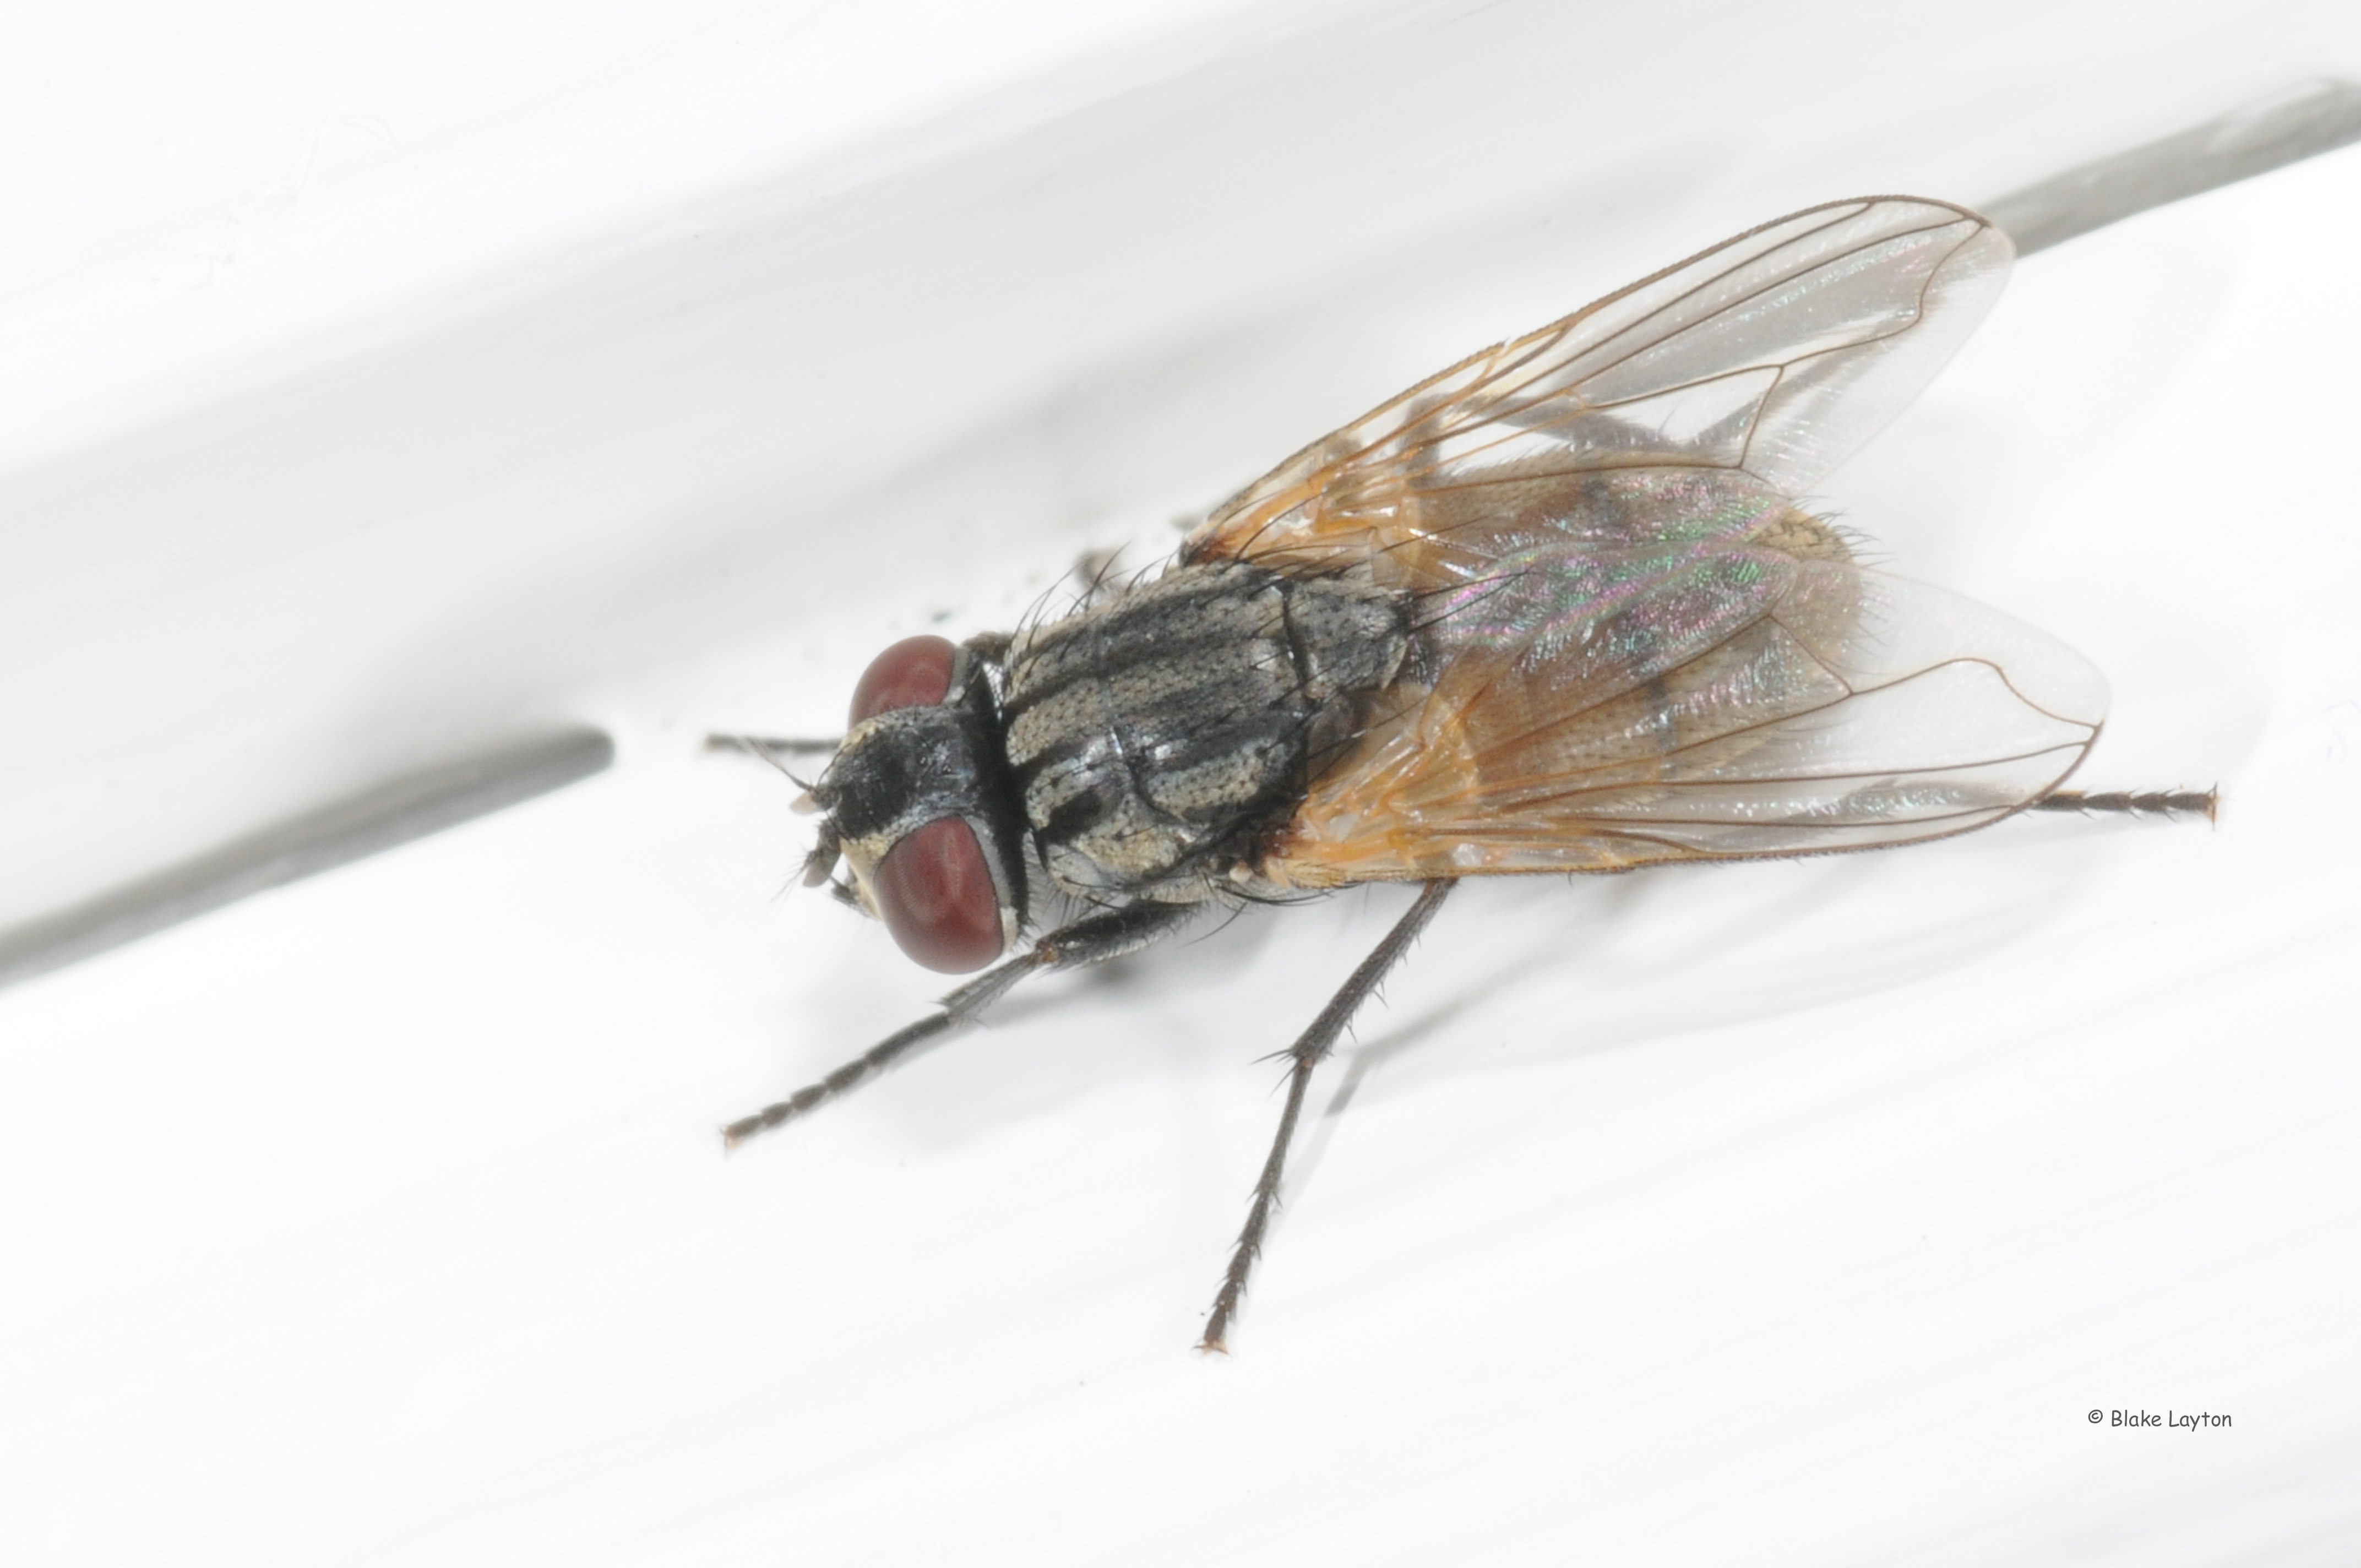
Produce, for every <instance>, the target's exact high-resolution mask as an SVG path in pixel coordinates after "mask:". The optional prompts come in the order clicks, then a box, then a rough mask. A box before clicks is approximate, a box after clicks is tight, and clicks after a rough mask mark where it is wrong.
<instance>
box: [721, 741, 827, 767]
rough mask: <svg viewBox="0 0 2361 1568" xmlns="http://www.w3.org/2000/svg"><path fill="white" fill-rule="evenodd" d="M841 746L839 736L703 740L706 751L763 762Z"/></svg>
mask: <svg viewBox="0 0 2361 1568" xmlns="http://www.w3.org/2000/svg"><path fill="white" fill-rule="evenodd" d="M843 744H844V740H843V738H842V737H841V736H836V737H831V738H830V739H829V740H792V739H789V738H788V737H786V736H783V735H708V736H707V737H706V738H705V749H706V750H707V751H743V752H745V753H746V754H747V755H748V756H750V757H756V758H759V759H761V760H762V761H763V762H771V761H772V760H773V759H774V758H775V757H780V756H796V755H801V754H807V753H809V752H813V751H835V750H836V749H837V748H838V747H839V746H841V745H843Z"/></svg>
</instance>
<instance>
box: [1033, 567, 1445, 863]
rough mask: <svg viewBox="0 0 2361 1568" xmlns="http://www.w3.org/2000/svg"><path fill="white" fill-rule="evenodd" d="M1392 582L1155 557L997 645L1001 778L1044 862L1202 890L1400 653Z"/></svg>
mask: <svg viewBox="0 0 2361 1568" xmlns="http://www.w3.org/2000/svg"><path fill="white" fill-rule="evenodd" d="M1410 635H1411V632H1410V611H1409V604H1408V600H1407V599H1406V598H1404V597H1403V596H1401V595H1399V594H1396V593H1392V592H1389V591H1388V590H1385V589H1381V588H1378V587H1375V586H1373V585H1371V584H1369V583H1367V582H1364V581H1357V580H1355V579H1352V578H1348V577H1342V576H1338V577H1299V576H1288V575H1286V574H1282V573H1279V572H1274V571H1271V570H1269V569H1268V568H1264V567H1259V566H1251V565H1237V564H1222V565H1191V566H1183V567H1180V568H1177V569H1175V570H1172V571H1170V572H1167V573H1166V574H1164V575H1163V576H1159V577H1158V578H1156V579H1154V580H1152V581H1150V582H1148V583H1144V584H1141V585H1140V586H1138V587H1134V588H1131V589H1128V590H1126V592H1124V593H1122V594H1120V595H1118V596H1117V597H1115V598H1113V599H1111V600H1109V601H1107V602H1105V603H1104V604H1101V605H1099V606H1096V607H1094V608H1093V609H1090V610H1088V611H1086V612H1084V613H1082V614H1080V615H1076V616H1072V617H1070V618H1069V619H1067V620H1061V621H1058V622H1055V623H1052V624H1050V625H1048V626H1044V627H1041V628H1038V629H1037V630H1034V631H1031V632H1029V633H1027V635H1026V636H1024V637H1023V638H1021V639H1020V640H1019V641H1017V642H1016V645H1015V646H1014V647H1013V648H1012V650H1011V651H1010V653H1009V658H1008V682H1007V692H1006V696H1005V700H1004V707H1003V710H1002V711H1003V717H1004V719H1005V726H1006V729H1005V747H1006V751H1005V754H1006V757H1007V761H1008V764H1009V771H1010V777H1011V780H1012V782H1013V783H1014V784H1015V786H1016V791H1017V797H1018V800H1019V803H1020V805H1021V807H1022V809H1023V812H1024V815H1025V820H1026V822H1027V826H1028V827H1029V828H1030V829H1031V831H1032V834H1033V838H1034V842H1035V844H1036V846H1037V848H1038V851H1039V855H1040V859H1041V861H1042V864H1043V865H1044V867H1045V868H1046V869H1047V870H1048V872H1049V876H1050V877H1051V879H1052V880H1053V881H1054V882H1056V883H1058V884H1059V885H1060V886H1061V887H1063V888H1064V889H1066V890H1067V891H1069V892H1071V893H1074V894H1080V895H1083V896H1092V895H1104V894H1133V895H1138V896H1146V897H1156V898H1168V899H1176V898H1177V899H1191V898H1202V897H1204V896H1207V895H1208V894H1210V893H1211V892H1212V891H1213V888H1214V887H1215V886H1216V885H1224V884H1225V881H1226V877H1227V873H1228V872H1229V869H1230V867H1231V866H1233V865H1235V864H1236V863H1239V862H1240V861H1246V860H1251V859H1252V858H1253V857H1254V856H1255V854H1256V852H1257V846H1258V845H1259V843H1260V842H1261V841H1262V840H1263V839H1265V838H1266V837H1267V836H1268V834H1269V833H1270V832H1271V831H1272V830H1274V829H1275V828H1277V827H1278V826H1279V825H1280V824H1281V823H1283V822H1284V821H1285V820H1286V818H1287V817H1288V815H1289V814H1290V812H1292V810H1293V809H1294V806H1295V805H1296V803H1297V802H1298V801H1300V800H1301V798H1302V794H1303V790H1304V788H1305V787H1306V784H1307V783H1308V781H1309V780H1310V779H1311V778H1312V776H1313V775H1314V774H1315V773H1317V772H1318V770H1319V769H1320V767H1321V766H1322V765H1323V763H1324V762H1326V761H1328V760H1329V759H1331V758H1332V757H1333V756H1334V754H1335V753H1336V751H1338V750H1339V749H1340V748H1341V747H1342V746H1343V745H1344V743H1345V741H1346V740H1348V739H1349V738H1350V737H1351V735H1352V734H1353V732H1354V730H1355V728H1356V725H1357V723H1358V722H1359V718H1360V715H1361V713H1362V711H1363V710H1364V707H1366V704H1367V699H1368V697H1369V696H1370V695H1371V694H1373V693H1375V692H1377V691H1378V690H1381V689H1382V688H1383V687H1384V686H1385V685H1387V684H1388V683H1389V682H1390V681H1391V680H1392V679H1393V678H1394V676H1395V674H1396V673H1397V672H1398V671H1399V670H1400V668H1401V664H1402V661H1403V657H1404V655H1405V652H1407V650H1408V647H1409V642H1410Z"/></svg>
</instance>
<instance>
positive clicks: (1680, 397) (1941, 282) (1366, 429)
mask: <svg viewBox="0 0 2361 1568" xmlns="http://www.w3.org/2000/svg"><path fill="white" fill-rule="evenodd" d="M2010 257H2011V250H2010V247H2009V242H2008V238H2007V236H2005V235H2004V234H2002V233H2001V232H2000V231H1999V230H1998V229H1996V228H1994V227H1993V226H1992V225H1991V224H1989V223H1988V222H1986V221H1985V220H1984V219H1982V218H1981V217H1979V216H1977V215H1976V214H1973V213H1971V212H1968V211H1966V210H1964V209H1962V208H1959V207H1953V206H1950V205H1948V204H1946V203H1940V202H1928V201H1919V200H1915V199H1910V198H1902V197H1883V198H1868V199H1862V200H1858V201H1851V202H1839V203H1830V204H1829V205H1827V206H1823V207H1813V208H1809V209H1807V210H1806V211H1804V212H1801V213H1796V214H1793V215H1791V216H1788V217H1784V218H1781V219H1779V220H1778V221H1777V222H1775V223H1770V224H1765V225H1763V226H1762V227H1761V228H1758V229H1753V230H1751V231H1750V232H1748V233H1746V234H1742V235H1741V236H1738V237H1737V238H1735V239H1732V240H1729V241H1726V242H1724V243H1723V244H1721V245H1719V246H1716V247H1714V248H1713V249H1711V250H1708V251H1707V252H1705V253H1704V254H1703V255H1700V256H1697V257H1695V258H1691V259H1690V260H1687V261H1685V262H1683V263H1681V264H1680V265H1679V266H1677V267H1674V268H1671V269H1667V270H1665V271H1664V272H1660V273H1658V274H1657V275H1656V276H1655V277H1653V278H1650V279H1647V280H1643V281H1642V282H1639V283H1635V284H1633V285H1631V287H1630V288H1628V289H1625V290H1623V291H1621V292H1620V293H1615V294H1610V295H1609V296H1608V297H1607V298H1606V299H1604V300H1601V301H1599V302H1597V303H1596V304H1593V305H1589V306H1587V307H1586V308H1584V309H1583V310H1580V311H1577V312H1576V313H1574V314H1573V315H1570V316H1568V317H1566V318H1565V320H1563V321H1560V322H1557V323H1553V324H1552V325H1549V326H1546V327H1543V328H1542V329H1541V330H1540V331H1539V332H1535V333H1532V334H1527V335H1526V336H1524V337H1521V338H1517V339H1515V340H1514V341H1512V342H1509V343H1504V344H1500V345H1497V346H1495V347H1493V348H1489V349H1487V350H1485V351H1484V352H1483V353H1481V354H1477V355H1476V356H1474V357H1472V358H1469V359H1467V360H1465V361H1463V362H1462V363H1460V364H1458V365H1456V366H1454V367H1452V368H1450V369H1448V370H1445V371H1444V372H1443V373H1442V374H1441V375H1439V376H1436V377H1433V378H1431V379H1429V380H1427V381H1424V382H1422V383H1421V384H1420V385H1418V386H1416V387H1413V388H1411V389H1410V390H1409V391H1407V392H1404V393H1403V394H1402V395H1401V396H1400V397H1398V398H1396V399H1394V400H1392V401H1390V402H1388V403H1386V404H1384V405H1383V406H1381V407H1379V408H1378V409H1376V410H1374V411H1371V412H1370V413H1368V414H1367V415H1366V416H1364V417H1363V418H1361V419H1359V420H1357V421H1356V422H1353V423H1352V424H1349V425H1346V426H1345V428H1344V429H1342V430H1340V431H1338V432H1336V433H1334V435H1331V436H1329V437H1328V438H1327V439H1326V440H1324V441H1322V442H1319V443H1317V444H1314V445H1312V446H1310V447H1307V448H1305V449H1304V450H1303V451H1301V452H1300V453H1298V454H1296V455H1295V456H1293V457H1291V458H1290V459H1289V460H1288V461H1287V462H1285V463H1282V464H1281V465H1279V467H1277V468H1275V469H1273V470H1272V471H1271V472H1270V473H1269V474H1268V475H1265V476H1264V477H1262V478H1261V479H1260V480H1258V481H1257V482H1256V483H1255V484H1254V485H1252V486H1250V487H1249V488H1247V489H1246V491H1245V492H1244V493H1243V494H1241V495H1239V496H1238V497H1236V498H1235V499H1233V500H1231V501H1230V502H1228V503H1227V504H1226V505H1224V507H1223V508H1222V509H1221V510H1218V511H1217V512H1215V513H1214V514H1213V517H1211V518H1210V519H1208V520H1207V521H1205V523H1204V524H1203V525H1202V526H1201V527H1200V528H1199V529H1198V530H1197V531H1196V532H1194V533H1193V534H1191V538H1190V541H1189V543H1188V544H1187V546H1186V547H1185V548H1184V550H1183V555H1184V557H1185V558H1187V559H1191V560H1202V559H1207V558H1213V557H1237V558H1246V559H1257V560H1270V561H1272V562H1273V563H1274V564H1287V563H1296V564H1302V565H1314V564H1335V563H1337V562H1338V561H1339V558H1340V557H1356V558H1360V559H1380V558H1382V557H1384V556H1385V555H1387V554H1389V552H1390V551H1391V550H1392V549H1394V548H1395V547H1397V546H1399V545H1400V544H1403V543H1408V542H1409V541H1410V540H1411V539H1413V538H1415V537H1417V536H1419V535H1420V534H1422V533H1425V532H1431V529H1429V528H1428V527H1426V526H1425V520H1423V519H1422V517H1421V515H1420V511H1421V502H1422V499H1423V498H1426V497H1429V496H1432V495H1433V494H1435V493H1437V492H1449V491H1453V490H1455V489H1458V488H1462V487H1466V486H1471V485H1491V484H1497V483H1499V482H1501V481H1504V480H1511V479H1513V480H1516V481H1519V482H1520V483H1521V484H1526V485H1531V484H1535V483H1543V484H1545V483H1546V481H1548V480H1551V479H1553V478H1565V477H1572V476H1575V475H1579V474H1584V473H1590V472H1596V471H1598V470H1600V469H1605V468H1617V467H1664V466H1679V467H1697V468H1709V469H1721V470H1727V471H1735V472H1743V473H1746V474H1750V475H1752V476H1753V477H1755V478H1757V479H1760V480H1762V481H1763V483H1764V484H1766V485H1768V486H1770V487H1771V488H1773V489H1774V490H1778V491H1781V492H1784V493H1785V494H1787V495H1791V496H1792V495H1795V494H1798V493H1800V492H1801V491H1802V490H1804V489H1805V488H1807V487H1809V486H1810V485H1812V484H1813V483H1815V482H1816V481H1817V480H1818V479H1819V478H1820V477H1821V476H1823V475H1825V474H1826V473H1827V472H1828V470H1829V469H1831V468H1833V467H1834V466H1836V465H1837V464H1838V463H1839V461H1841V460H1842V459H1843V458H1844V457H1846V456H1847V455H1850V453H1851V452H1852V451H1853V450H1854V449H1855V448H1856V447H1858V446H1859V445H1860V444H1861V443H1862V442H1864V441H1866V440H1867V439H1869V437H1870V436H1871V435H1872V434H1873V433H1876V431H1877V430H1878V429H1879V428H1880V427H1882V426H1883V424H1884V423H1885V422H1886V421H1888V420H1889V419H1891V418H1893V416H1894V414H1895V413H1896V412H1898V411H1900V410H1901V408H1902V407H1903V405H1904V404H1905V403H1907V402H1908V401H1909V400H1910V399H1911V398H1912V397H1913V396H1915V395H1916V393H1917V391H1918V389H1920V388H1921V387H1923V386H1924V385H1925V384H1926V383H1927V380H1928V379H1929V378H1932V377H1933V375H1934V374H1935V372H1936V371H1937V370H1938V369H1939V368H1940V367H1942V365H1943V363H1944V362H1945V361H1946V360H1948V359H1949V357H1950V356H1951V355H1952V353H1953V351H1955V350H1956V349H1957V348H1958V347H1959V345H1960V343H1961V342H1963V341H1964V340H1965V339H1966V337H1967V335H1968V334H1969V333H1970V332H1971V331H1972V330H1973V329H1974V327H1975V325H1976V323H1977V322H1979V321H1980V320H1982V316H1983V313H1984V312H1985V311H1986V310H1987V309H1988V308H1989V307H1990V306H1991V303H1992V302H1993V299H1994V298H1995V297H1996V296H1997V295H1998V293H1999V291H2000V288H2001V284H2002V282H2003V281H2004V280H2005V278H2006V276H2007V272H2008V264H2009V260H2010Z"/></svg>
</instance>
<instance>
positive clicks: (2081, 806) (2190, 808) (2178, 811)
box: [2025, 789, 2222, 822]
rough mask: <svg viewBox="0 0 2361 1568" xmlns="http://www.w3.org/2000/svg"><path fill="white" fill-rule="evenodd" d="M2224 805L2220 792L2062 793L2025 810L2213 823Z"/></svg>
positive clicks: (2052, 792) (2064, 791)
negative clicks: (2198, 819)
mask: <svg viewBox="0 0 2361 1568" xmlns="http://www.w3.org/2000/svg"><path fill="white" fill-rule="evenodd" d="M2221 804H2222V799H2221V792H2220V791H2219V790H2211V789H2155V790H2110V791H2107V792H2105V793H2103V794H2092V793H2088V792H2085V791H2082V790H2079V789H2059V790H2052V791H2050V792H2049V793H2048V795H2043V796H2042V797H2041V798H2040V799H2039V800H2037V801H2033V802H2031V803H2030V804H2028V805H2027V806H2026V808H2025V809H2026V810H2027V811H2085V812H2088V811H2130V812H2137V813H2139V814H2141V815H2143V816H2150V817H2204V818H2205V820H2206V821H2208V822H2211V821H2213V819H2214V818H2213V814H2214V812H2215V811H2216V810H2217V809H2218V808H2219V807H2220V806H2221Z"/></svg>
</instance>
